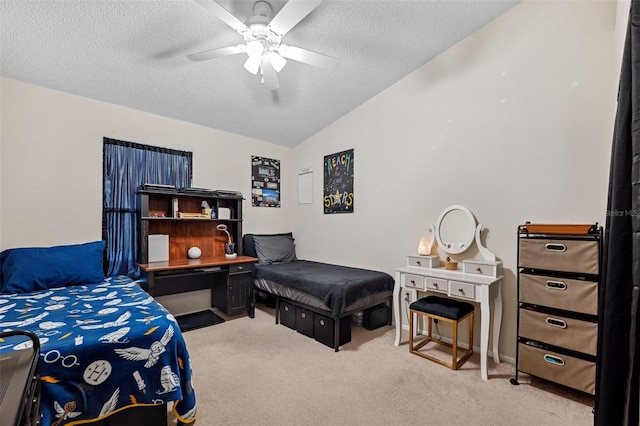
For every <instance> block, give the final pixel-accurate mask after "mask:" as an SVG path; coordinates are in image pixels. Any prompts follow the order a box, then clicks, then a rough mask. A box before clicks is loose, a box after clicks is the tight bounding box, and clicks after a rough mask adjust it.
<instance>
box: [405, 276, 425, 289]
mask: <svg viewBox="0 0 640 426" xmlns="http://www.w3.org/2000/svg"><path fill="white" fill-rule="evenodd" d="M404 286H405V287H406V288H415V289H418V290H424V277H423V276H421V275H413V274H404Z"/></svg>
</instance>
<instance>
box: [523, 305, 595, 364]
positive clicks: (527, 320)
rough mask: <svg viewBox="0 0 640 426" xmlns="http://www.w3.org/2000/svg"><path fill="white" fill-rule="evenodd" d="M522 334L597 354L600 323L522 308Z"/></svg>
mask: <svg viewBox="0 0 640 426" xmlns="http://www.w3.org/2000/svg"><path fill="white" fill-rule="evenodd" d="M520 336H522V337H524V338H527V339H533V340H537V341H539V342H544V343H548V344H550V345H554V346H559V347H562V348H566V349H571V350H574V351H577V352H582V353H586V354H589V355H593V356H595V355H596V347H597V342H598V323H595V322H589V321H582V320H578V319H573V318H567V317H563V316H560V315H549V314H546V313H543V312H537V311H532V310H529V309H520Z"/></svg>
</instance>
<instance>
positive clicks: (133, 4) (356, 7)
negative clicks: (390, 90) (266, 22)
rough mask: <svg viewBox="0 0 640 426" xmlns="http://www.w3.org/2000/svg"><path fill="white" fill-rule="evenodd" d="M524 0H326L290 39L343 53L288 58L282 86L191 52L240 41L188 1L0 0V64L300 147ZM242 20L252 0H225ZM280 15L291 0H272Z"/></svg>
mask: <svg viewBox="0 0 640 426" xmlns="http://www.w3.org/2000/svg"><path fill="white" fill-rule="evenodd" d="M517 2H518V0H513V1H507V0H475V1H472V0H420V1H409V0H400V1H391V0H384V1H382V0H342V1H332V0H326V1H324V2H323V3H322V4H321V5H320V6H318V7H317V8H316V9H315V10H313V11H312V12H311V13H310V14H309V15H308V16H306V17H305V18H304V19H303V20H302V21H301V22H300V23H298V25H296V26H295V27H294V28H293V29H292V30H291V31H290V32H289V33H287V34H286V35H285V36H284V38H283V42H284V43H287V44H290V45H294V46H298V47H301V48H305V49H308V50H312V51H314V52H318V53H322V54H325V55H328V56H332V57H334V58H338V59H340V61H341V63H340V66H339V68H338V69H337V70H336V71H327V70H325V69H320V68H315V67H312V66H310V65H306V64H301V63H299V62H295V61H292V60H289V61H288V63H287V65H286V66H285V67H284V69H283V70H282V71H281V72H280V73H279V74H278V77H279V81H280V88H279V89H277V90H275V91H271V90H268V89H267V88H265V87H263V86H262V85H261V83H260V79H259V77H258V76H255V75H252V74H250V73H248V72H247V71H245V70H244V68H243V63H244V60H245V58H246V55H235V56H228V57H222V58H216V59H212V60H209V61H204V62H192V61H190V60H188V59H187V58H186V56H185V55H186V54H188V53H193V52H198V51H202V50H206V49H214V48H218V47H225V46H229V45H234V44H238V43H242V41H243V40H242V37H241V36H240V35H239V34H238V33H236V32H235V31H234V30H233V29H231V28H230V27H228V26H227V25H225V24H224V23H222V22H221V21H220V20H218V19H217V18H215V17H214V16H213V15H212V14H211V13H210V12H209V11H207V10H206V9H204V8H202V7H201V6H200V5H198V4H197V3H195V2H194V1H191V0H64V1H61V0H35V1H29V0H18V1H14V0H0V25H1V26H0V31H1V33H0V74H1V75H2V76H3V77H8V78H12V79H16V80H20V81H24V82H27V83H31V84H35V85H38V86H43V87H48V88H51V89H56V90H60V91H63V92H68V93H73V94H76V95H80V96H84V97H88V98H93V99H98V100H101V101H105V102H109V103H113V104H117V105H122V106H126V107H130V108H135V109H138V110H142V111H147V112H150V113H154V114H158V115H161V116H165V117H171V118H175V119H178V120H183V121H187V122H191V123H196V124H199V125H202V126H207V127H211V128H216V129H221V130H225V131H228V132H232V133H236V134H240V135H245V136H249V137H253V138H257V139H261V140H264V141H268V142H272V143H275V144H280V145H284V146H295V145H297V144H299V143H301V142H303V141H305V140H306V139H308V138H309V137H310V136H312V135H314V134H315V133H317V132H318V131H320V130H322V129H323V128H325V127H326V126H328V125H330V124H331V123H333V122H334V121H336V120H337V119H339V118H340V117H342V116H343V115H345V114H346V113H348V112H349V111H351V110H353V109H354V108H356V107H357V106H359V105H360V104H362V103H363V102H365V101H367V100H368V99H370V98H372V97H373V96H375V95H376V94H378V93H379V92H381V91H382V90H384V89H385V88H387V87H389V86H390V85H392V84H393V83H395V82H397V81H398V80H400V79H401V78H403V77H404V76H406V75H407V74H409V73H411V72H412V71H414V70H415V69H417V68H419V67H420V66H422V65H423V64H425V63H426V62H428V61H429V60H430V59H432V58H433V57H435V56H436V55H438V54H439V53H441V52H442V51H444V50H446V49H447V48H449V47H450V46H452V45H453V44H455V43H457V42H458V41H460V40H461V39H463V38H464V37H466V36H467V35H469V34H471V33H472V32H473V31H475V30H476V29H478V28H480V27H482V26H483V25H485V24H486V23H487V22H489V21H491V20H492V19H494V18H495V17H496V16H498V15H500V14H501V13H503V12H505V11H506V10H508V9H509V8H511V7H512V6H514V5H515V4H516V3H517ZM219 3H220V4H221V5H222V6H223V7H225V8H226V9H227V10H229V11H230V12H232V13H233V14H234V15H235V16H237V17H238V18H239V19H240V20H241V21H244V20H245V19H246V18H247V17H249V16H250V15H251V10H252V8H253V4H254V2H253V1H230V0H219ZM270 3H271V5H272V7H273V12H274V14H275V13H277V12H278V11H279V10H280V9H281V8H282V6H283V5H284V3H285V1H283V0H271V1H270Z"/></svg>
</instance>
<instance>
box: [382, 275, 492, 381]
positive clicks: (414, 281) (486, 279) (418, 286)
mask: <svg viewBox="0 0 640 426" xmlns="http://www.w3.org/2000/svg"><path fill="white" fill-rule="evenodd" d="M501 282H502V275H497V276H495V277H494V276H486V275H479V274H475V273H465V272H462V271H460V270H456V271H450V270H446V269H445V268H421V267H416V266H406V267H403V268H398V269H396V283H395V287H394V289H393V314H394V320H395V324H396V341H395V345H396V346H399V345H400V335H401V331H402V330H401V328H402V322H401V319H400V312H401V307H402V306H401V305H402V299H403V297H402V294H406V293H409V294H410V303H412V302H414V301H416V300H417V299H418V292H419V291H420V292H426V291H432V292H436V293H444V294H446V295H447V296H449V297H453V298H456V299H460V300H466V301H471V302H477V303H479V304H480V316H481V318H480V319H481V323H480V374H481V376H482V378H483V379H484V380H487V379H488V373H487V353H488V348H489V338H490V337H493V347H492V350H493V360H494V361H495V362H496V363H499V362H500V357H499V355H498V341H499V338H500V323H501V322H502V294H501V290H500V287H501ZM492 314H493V315H492ZM492 316H493V332H490V324H491V319H492V318H491V317H492Z"/></svg>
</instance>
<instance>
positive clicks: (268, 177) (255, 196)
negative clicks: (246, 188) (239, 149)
mask: <svg viewBox="0 0 640 426" xmlns="http://www.w3.org/2000/svg"><path fill="white" fill-rule="evenodd" d="M251 205H252V206H253V207H280V160H274V159H272V158H264V157H257V156H255V155H252V156H251Z"/></svg>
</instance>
